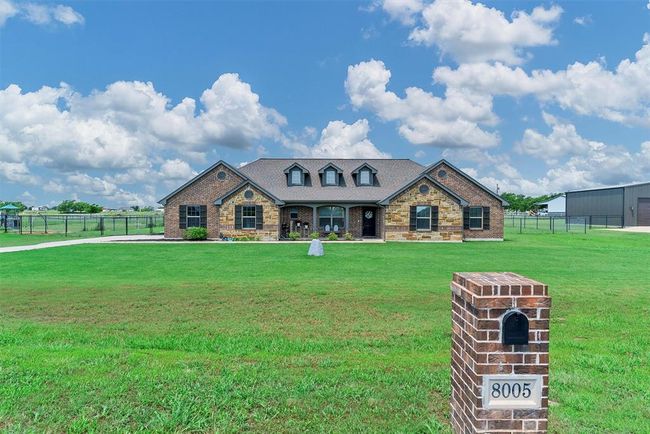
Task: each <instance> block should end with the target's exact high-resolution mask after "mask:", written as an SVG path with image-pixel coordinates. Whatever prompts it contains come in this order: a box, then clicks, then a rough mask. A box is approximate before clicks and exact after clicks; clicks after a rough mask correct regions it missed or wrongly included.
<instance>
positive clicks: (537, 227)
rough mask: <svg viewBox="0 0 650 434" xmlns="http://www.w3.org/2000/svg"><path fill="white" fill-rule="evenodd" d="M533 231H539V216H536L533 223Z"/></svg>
mask: <svg viewBox="0 0 650 434" xmlns="http://www.w3.org/2000/svg"><path fill="white" fill-rule="evenodd" d="M535 229H539V216H537V220H536V221H535Z"/></svg>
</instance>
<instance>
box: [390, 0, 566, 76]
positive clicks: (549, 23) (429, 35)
mask: <svg viewBox="0 0 650 434" xmlns="http://www.w3.org/2000/svg"><path fill="white" fill-rule="evenodd" d="M382 7H383V9H384V10H385V11H386V12H387V13H388V14H389V16H390V17H391V18H393V19H396V20H398V21H400V22H401V23H403V24H405V25H409V26H412V25H414V23H419V24H418V25H417V26H416V27H414V28H413V29H412V30H411V33H410V35H409V39H410V40H411V41H412V42H414V43H417V44H423V45H427V46H432V45H435V46H437V47H438V48H439V49H440V50H441V52H442V53H443V54H449V55H450V56H451V57H453V58H454V59H455V60H456V61H457V62H459V63H466V62H486V61H501V62H504V63H507V64H520V63H522V62H523V61H524V60H526V58H527V57H528V53H526V52H525V51H524V49H526V48H530V47H538V46H545V45H553V44H556V43H557V41H556V40H555V38H554V36H553V30H554V27H555V25H556V24H557V22H558V21H559V19H560V16H561V15H562V8H561V7H559V6H557V5H553V6H551V7H549V8H544V7H542V6H538V7H535V8H534V9H533V10H532V12H530V13H529V12H525V11H515V12H513V13H512V15H511V17H510V18H508V17H506V16H505V14H504V13H503V12H502V11H500V10H498V9H496V8H491V7H488V6H485V5H484V4H482V3H473V2H471V1H469V0H435V1H433V2H432V3H429V4H427V5H423V4H422V3H421V2H419V1H414V0H413V1H411V0H409V1H399V0H385V1H384V2H383V4H382Z"/></svg>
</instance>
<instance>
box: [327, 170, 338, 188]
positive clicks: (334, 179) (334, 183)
mask: <svg viewBox="0 0 650 434" xmlns="http://www.w3.org/2000/svg"><path fill="white" fill-rule="evenodd" d="M329 173H333V174H334V178H333V180H332V182H328V180H327V175H328V174H329ZM337 175H338V174H337V172H336V170H334V169H327V170H325V185H337V184H338V183H337V182H336V176H337Z"/></svg>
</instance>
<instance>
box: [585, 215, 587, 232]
mask: <svg viewBox="0 0 650 434" xmlns="http://www.w3.org/2000/svg"><path fill="white" fill-rule="evenodd" d="M586 233H587V219H586V218H585V234H586Z"/></svg>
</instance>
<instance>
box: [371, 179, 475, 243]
mask: <svg viewBox="0 0 650 434" xmlns="http://www.w3.org/2000/svg"><path fill="white" fill-rule="evenodd" d="M421 185H427V186H428V187H429V191H428V192H427V193H421V192H420V186H421ZM416 205H429V206H434V205H435V206H438V214H439V216H438V231H437V232H433V231H410V230H409V223H410V217H411V214H410V213H411V206H416ZM384 231H385V239H386V240H387V241H389V240H392V241H462V240H463V207H462V206H460V204H458V203H457V202H456V201H455V200H454V199H453V198H451V197H450V196H449V195H448V194H447V193H445V192H443V191H442V190H440V189H439V188H438V187H437V186H435V185H434V184H433V183H432V182H431V181H429V180H427V179H422V180H421V181H420V182H417V183H415V184H414V185H413V186H411V187H410V188H409V189H407V190H406V191H404V192H402V193H401V194H399V195H398V196H397V197H395V198H394V199H393V200H392V201H391V202H390V204H389V205H388V206H387V207H386V209H385V218H384Z"/></svg>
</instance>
